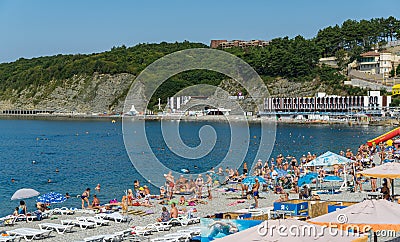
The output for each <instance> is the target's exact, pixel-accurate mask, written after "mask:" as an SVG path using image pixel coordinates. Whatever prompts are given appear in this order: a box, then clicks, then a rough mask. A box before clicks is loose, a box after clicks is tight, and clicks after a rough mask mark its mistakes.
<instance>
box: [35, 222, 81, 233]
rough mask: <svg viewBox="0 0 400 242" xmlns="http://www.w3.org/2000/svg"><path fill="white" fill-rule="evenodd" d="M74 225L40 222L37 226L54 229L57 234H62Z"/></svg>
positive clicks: (69, 230) (70, 229)
mask: <svg viewBox="0 0 400 242" xmlns="http://www.w3.org/2000/svg"><path fill="white" fill-rule="evenodd" d="M73 227H74V225H64V224H55V223H41V224H39V228H40V229H43V230H54V231H56V232H57V233H58V234H64V233H65V232H71V231H72V228H73Z"/></svg>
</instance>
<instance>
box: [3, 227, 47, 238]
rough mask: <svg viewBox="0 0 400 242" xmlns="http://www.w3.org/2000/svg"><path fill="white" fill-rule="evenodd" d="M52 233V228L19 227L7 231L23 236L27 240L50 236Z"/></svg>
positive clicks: (10, 233)
mask: <svg viewBox="0 0 400 242" xmlns="http://www.w3.org/2000/svg"><path fill="white" fill-rule="evenodd" d="M50 233H51V230H39V229H32V228H18V229H14V230H10V231H7V234H9V235H16V236H20V237H23V238H24V239H25V240H26V241H32V240H34V239H43V238H46V237H49V236H50Z"/></svg>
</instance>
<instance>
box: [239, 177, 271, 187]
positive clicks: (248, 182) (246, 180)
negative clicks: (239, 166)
mask: <svg viewBox="0 0 400 242" xmlns="http://www.w3.org/2000/svg"><path fill="white" fill-rule="evenodd" d="M256 178H257V179H258V182H259V183H261V184H262V183H264V184H266V183H267V181H266V180H265V179H264V178H263V177H261V176H249V177H246V178H244V179H243V181H242V183H243V184H244V185H253V184H254V183H256V181H255V179H256Z"/></svg>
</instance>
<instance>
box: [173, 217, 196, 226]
mask: <svg viewBox="0 0 400 242" xmlns="http://www.w3.org/2000/svg"><path fill="white" fill-rule="evenodd" d="M195 223H200V218H197V217H195V218H187V217H177V218H171V219H170V220H169V221H168V224H171V225H174V224H179V225H181V226H187V225H189V224H195Z"/></svg>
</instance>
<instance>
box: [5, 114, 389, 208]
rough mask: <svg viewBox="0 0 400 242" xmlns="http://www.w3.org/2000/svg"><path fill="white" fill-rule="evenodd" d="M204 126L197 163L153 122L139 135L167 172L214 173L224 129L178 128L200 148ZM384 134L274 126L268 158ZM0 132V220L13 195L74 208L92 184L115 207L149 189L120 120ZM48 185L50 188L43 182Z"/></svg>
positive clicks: (36, 124) (254, 131)
mask: <svg viewBox="0 0 400 242" xmlns="http://www.w3.org/2000/svg"><path fill="white" fill-rule="evenodd" d="M206 124H207V125H211V126H213V127H214V129H215V131H216V133H217V137H218V138H217V141H216V145H215V147H214V149H213V150H212V151H211V153H210V154H209V155H207V156H205V157H204V158H202V159H200V160H185V159H183V158H180V157H177V156H176V155H175V154H174V153H172V152H171V151H170V150H169V149H168V146H166V144H165V143H164V141H163V139H162V135H161V132H160V122H157V121H152V122H146V133H147V136H148V137H149V141H150V145H151V147H152V149H153V151H154V153H155V154H156V156H157V157H158V158H159V159H160V160H161V161H162V162H163V163H164V164H165V165H166V166H168V167H171V168H173V169H174V170H176V171H179V170H180V169H181V168H188V169H190V170H192V171H195V172H201V171H206V170H208V169H209V168H210V167H213V166H215V162H216V161H218V160H220V159H222V158H223V157H224V156H225V155H226V153H227V152H228V150H227V149H228V148H227V147H229V142H230V129H229V126H228V125H227V124H226V123H221V122H215V123H213V122H183V121H181V122H180V123H179V125H180V126H179V130H180V134H181V138H182V140H183V141H184V142H185V144H187V145H188V146H192V147H194V146H196V145H198V144H199V142H200V139H199V137H198V131H199V129H200V128H201V127H203V126H204V125H206ZM244 128H245V127H244ZM390 129H391V128H390V127H375V126H370V127H368V126H348V125H293V124H291V125H289V124H280V125H278V126H277V133H276V142H275V147H274V150H273V153H272V155H273V157H276V156H277V155H278V154H284V155H285V156H286V155H294V156H296V157H299V156H301V155H303V154H306V153H307V151H310V152H312V153H317V154H320V153H323V152H325V151H327V150H331V151H333V152H339V151H340V150H344V149H346V148H351V149H353V150H355V149H356V148H357V147H358V146H359V144H361V143H363V142H365V141H367V140H368V139H370V138H373V137H376V136H378V135H380V134H382V133H384V132H387V131H389V130H390ZM0 130H1V138H2V140H1V146H0V147H1V148H0V149H1V152H0V160H1V175H0V191H1V192H0V205H1V206H0V216H3V215H7V214H10V213H12V211H13V208H15V207H16V206H17V205H18V201H11V200H10V198H11V196H12V195H13V193H14V192H15V191H16V190H18V189H20V188H33V189H36V190H37V191H39V192H40V193H41V194H44V193H47V192H51V191H54V192H60V193H63V194H64V193H66V192H68V193H69V194H71V195H72V196H74V197H73V198H71V199H69V200H68V201H67V202H65V203H64V204H61V205H55V206H68V207H72V206H73V207H80V202H81V200H80V198H76V196H77V195H80V194H81V193H82V192H83V191H84V189H85V188H86V187H90V188H91V189H92V191H93V192H94V187H95V186H96V185H97V184H98V183H100V184H101V191H100V192H99V193H97V194H98V197H99V199H100V201H101V202H107V201H108V200H110V199H114V198H117V199H118V200H120V199H121V197H122V196H123V194H124V190H126V189H128V188H133V181H134V180H135V179H138V180H140V181H141V184H142V185H144V184H147V185H150V184H148V183H146V180H145V179H143V178H142V177H141V176H140V175H139V173H138V172H137V171H136V170H135V169H134V167H133V165H132V163H131V162H130V159H129V157H128V155H127V153H126V151H125V146H124V142H123V137H122V124H121V122H120V121H117V122H116V123H112V122H111V121H110V120H96V121H94V120H73V121H72V120H71V121H56V120H51V121H50V120H0ZM250 134H251V137H252V139H251V141H250V147H249V151H248V154H247V156H246V161H247V162H248V163H251V160H253V159H254V157H255V155H256V154H255V152H256V151H257V147H258V146H257V145H258V139H259V134H260V126H259V125H257V124H252V125H251V127H250ZM137 149H138V150H137V153H140V152H141V150H140V149H141V148H140V147H138V148H137ZM33 161H35V164H33ZM195 166H196V167H197V169H196V168H195ZM56 169H58V170H59V172H58V173H57V172H55V171H56ZM155 172H157V171H155ZM160 177H162V174H160ZM12 178H13V179H15V182H14V183H12V182H11V179H12ZM48 179H51V180H52V182H51V183H48V182H47V180H48ZM152 188H153V189H155V187H152ZM92 194H93V193H92ZM26 201H27V203H28V210H33V209H34V208H33V206H34V202H35V198H31V199H26Z"/></svg>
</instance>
